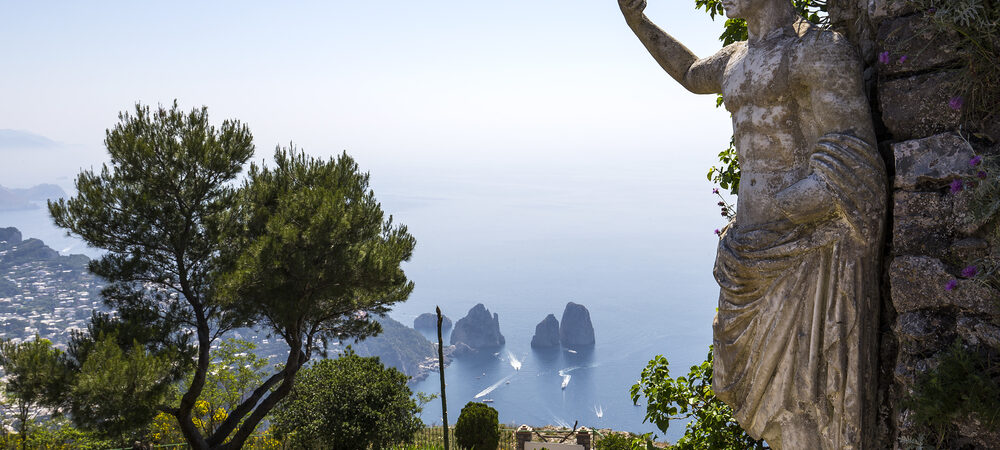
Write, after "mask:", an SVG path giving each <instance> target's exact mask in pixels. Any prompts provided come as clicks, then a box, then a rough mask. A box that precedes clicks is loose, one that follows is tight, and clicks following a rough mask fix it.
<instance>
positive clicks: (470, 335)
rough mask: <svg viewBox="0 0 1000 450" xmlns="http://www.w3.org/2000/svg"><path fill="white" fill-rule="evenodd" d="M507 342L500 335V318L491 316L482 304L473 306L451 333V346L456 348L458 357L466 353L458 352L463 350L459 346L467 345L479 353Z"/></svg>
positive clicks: (494, 315)
mask: <svg viewBox="0 0 1000 450" xmlns="http://www.w3.org/2000/svg"><path fill="white" fill-rule="evenodd" d="M505 342H506V341H505V339H504V337H503V334H501V333H500V318H499V317H498V316H497V315H496V314H493V315H490V311H489V310H488V309H486V306H484V305H483V304H482V303H480V304H478V305H476V306H473V307H472V309H470V310H469V314H468V315H466V316H465V317H463V318H461V319H458V322H456V323H455V329H454V330H452V332H451V345H454V346H456V353H455V354H456V355H460V354H463V353H465V352H462V351H458V349H459V348H461V346H459V345H458V344H465V345H467V346H468V347H469V348H470V349H471V350H473V351H476V352H478V351H479V350H482V349H495V348H497V347H500V346H502V345H504V343H505Z"/></svg>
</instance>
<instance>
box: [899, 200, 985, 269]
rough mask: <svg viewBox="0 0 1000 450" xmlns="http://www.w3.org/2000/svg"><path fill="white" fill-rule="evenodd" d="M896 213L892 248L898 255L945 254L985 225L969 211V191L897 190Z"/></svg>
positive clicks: (942, 255)
mask: <svg viewBox="0 0 1000 450" xmlns="http://www.w3.org/2000/svg"><path fill="white" fill-rule="evenodd" d="M892 215H893V230H892V248H893V253H894V254H896V255H928V256H933V257H937V258H941V257H944V256H945V255H947V254H949V253H950V247H951V245H952V244H953V243H954V242H960V241H961V240H962V239H964V236H967V235H969V234H972V233H974V232H975V231H976V230H977V229H978V228H979V227H980V226H981V225H982V222H981V221H977V220H976V219H975V217H974V216H973V214H972V213H971V211H970V210H969V195H968V194H967V193H965V192H959V193H955V194H952V193H950V192H947V191H946V192H909V191H896V192H895V193H893V210H892Z"/></svg>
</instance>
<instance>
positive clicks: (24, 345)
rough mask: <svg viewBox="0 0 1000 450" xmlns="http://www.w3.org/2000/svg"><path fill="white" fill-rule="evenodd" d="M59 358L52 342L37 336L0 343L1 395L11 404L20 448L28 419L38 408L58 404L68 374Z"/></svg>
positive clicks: (23, 445) (61, 355) (26, 437)
mask: <svg viewBox="0 0 1000 450" xmlns="http://www.w3.org/2000/svg"><path fill="white" fill-rule="evenodd" d="M63 357H64V356H63V352H62V351H60V350H59V349H57V348H54V347H52V342H50V341H49V340H48V339H42V338H40V337H38V335H35V338H34V339H32V340H28V341H24V342H20V343H15V342H12V341H9V340H4V341H2V342H0V366H2V367H3V372H4V375H5V376H6V377H7V381H6V383H5V384H4V393H5V394H6V396H7V397H8V398H10V399H11V400H13V402H14V405H15V412H14V418H15V420H16V421H17V430H18V434H19V435H20V440H21V442H22V447H21V448H26V445H27V440H28V439H29V429H30V426H31V420H32V419H33V418H34V416H35V415H36V414H37V413H38V411H39V408H40V407H41V406H43V405H47V404H55V403H58V401H59V399H60V398H62V397H63V396H64V395H65V392H66V391H65V390H66V386H67V377H68V375H67V372H66V370H65V369H64V367H65V366H64V365H63V364H62V361H61V360H62V358H63ZM56 412H57V413H58V411H56Z"/></svg>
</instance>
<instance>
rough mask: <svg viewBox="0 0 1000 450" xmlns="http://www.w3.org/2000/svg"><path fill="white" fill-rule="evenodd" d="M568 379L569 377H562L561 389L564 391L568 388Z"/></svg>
mask: <svg viewBox="0 0 1000 450" xmlns="http://www.w3.org/2000/svg"><path fill="white" fill-rule="evenodd" d="M569 379H570V376H569V375H563V382H562V389H566V386H569Z"/></svg>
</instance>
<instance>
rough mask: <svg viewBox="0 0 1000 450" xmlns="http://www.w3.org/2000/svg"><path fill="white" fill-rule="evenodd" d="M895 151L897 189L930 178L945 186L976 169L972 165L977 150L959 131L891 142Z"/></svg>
mask: <svg viewBox="0 0 1000 450" xmlns="http://www.w3.org/2000/svg"><path fill="white" fill-rule="evenodd" d="M892 153H893V156H894V157H895V160H896V177H895V179H893V187H895V188H897V189H915V188H916V187H917V185H918V184H921V183H927V182H932V183H937V184H938V185H940V186H944V185H945V184H947V183H948V182H950V181H951V180H954V179H955V178H960V177H963V176H971V175H973V174H974V173H975V171H974V170H973V168H972V166H970V165H969V160H970V159H972V157H973V156H975V152H974V151H973V150H972V145H970V144H969V142H968V141H966V140H965V139H963V138H962V136H960V135H959V134H958V133H942V134H936V135H934V136H931V137H928V138H923V139H914V140H910V141H905V142H899V143H896V144H892Z"/></svg>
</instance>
